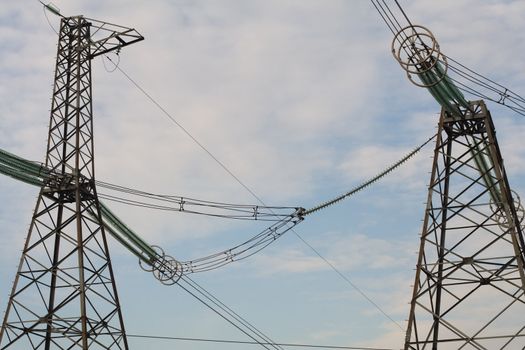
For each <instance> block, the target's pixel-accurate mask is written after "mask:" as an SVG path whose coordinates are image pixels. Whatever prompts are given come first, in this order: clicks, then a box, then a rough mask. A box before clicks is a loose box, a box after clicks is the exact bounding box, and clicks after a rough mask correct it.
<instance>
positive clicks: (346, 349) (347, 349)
mask: <svg viewBox="0 0 525 350" xmlns="http://www.w3.org/2000/svg"><path fill="white" fill-rule="evenodd" d="M126 336H127V337H128V338H139V339H140V338H142V339H158V340H177V341H191V342H205V343H218V344H220V343H222V344H238V345H261V343H257V342H250V341H242V340H227V339H210V338H188V337H170V336H161V335H143V334H126ZM262 344H264V345H270V344H269V343H268V344H265V343H262ZM273 345H279V346H284V347H297V348H313V349H341V350H397V349H394V348H375V347H363V346H341V345H318V344H299V343H273Z"/></svg>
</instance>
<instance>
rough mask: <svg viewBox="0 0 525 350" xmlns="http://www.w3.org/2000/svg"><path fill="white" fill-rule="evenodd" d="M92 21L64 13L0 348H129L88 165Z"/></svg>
mask: <svg viewBox="0 0 525 350" xmlns="http://www.w3.org/2000/svg"><path fill="white" fill-rule="evenodd" d="M90 28H91V23H89V22H88V21H87V20H86V19H85V18H83V17H71V18H63V19H62V22H61V27H60V34H59V40H58V54H57V62H56V71H55V83H54V91H53V100H52V107H51V118H50V124H49V138H48V146H47V155H46V166H47V167H48V168H50V169H52V174H51V176H50V178H49V180H48V181H47V183H46V184H45V185H44V186H43V187H42V189H41V191H40V194H39V196H38V200H37V204H36V208H35V211H34V215H33V218H32V222H31V226H30V229H29V233H28V235H27V240H26V242H25V246H24V249H23V252H22V257H21V259H20V265H19V268H18V272H17V275H16V278H15V282H14V286H13V289H12V293H11V296H10V298H9V303H8V306H7V311H6V314H5V317H4V320H3V323H2V329H1V333H0V349H6V348H13V349H24V350H26V349H46V350H47V349H128V344H127V340H126V335H125V331H124V324H123V319H122V313H121V308H120V305H119V299H118V296H117V289H116V286H115V280H114V278H113V270H112V267H111V260H110V256H109V252H108V245H107V241H106V234H105V232H104V227H103V225H102V221H101V214H100V206H99V202H98V198H97V192H96V188H95V179H94V166H93V160H94V155H93V123H92V96H91V58H92V55H91V53H90V51H91V45H90V44H91V43H92V41H91V37H90Z"/></svg>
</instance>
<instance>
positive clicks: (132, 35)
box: [86, 18, 144, 59]
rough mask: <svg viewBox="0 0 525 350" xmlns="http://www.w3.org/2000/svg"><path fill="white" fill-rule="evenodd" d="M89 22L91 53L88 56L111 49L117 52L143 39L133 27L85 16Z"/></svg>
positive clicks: (101, 53) (91, 56)
mask: <svg viewBox="0 0 525 350" xmlns="http://www.w3.org/2000/svg"><path fill="white" fill-rule="evenodd" d="M86 20H87V21H88V22H89V23H90V24H91V31H92V33H91V38H90V45H91V53H90V55H89V58H91V59H92V58H94V57H96V56H99V55H103V54H106V53H109V52H112V51H117V52H119V51H120V49H121V48H122V47H124V46H128V45H131V44H134V43H136V42H139V41H141V40H144V37H143V36H142V35H141V34H140V33H139V32H137V31H136V30H135V29H133V28H128V27H123V26H120V25H117V24H112V23H108V22H102V21H98V20H94V19H91V18H86Z"/></svg>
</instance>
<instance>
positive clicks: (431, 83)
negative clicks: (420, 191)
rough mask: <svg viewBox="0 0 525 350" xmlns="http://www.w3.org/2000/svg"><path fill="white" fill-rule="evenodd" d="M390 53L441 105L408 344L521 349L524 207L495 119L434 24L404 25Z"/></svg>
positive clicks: (524, 343)
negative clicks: (474, 97) (460, 81)
mask: <svg viewBox="0 0 525 350" xmlns="http://www.w3.org/2000/svg"><path fill="white" fill-rule="evenodd" d="M392 51H393V53H394V56H395V57H396V59H397V60H398V61H399V63H400V64H401V66H402V67H403V68H404V69H405V70H406V72H407V74H408V77H409V78H410V79H411V80H412V82H414V83H415V84H416V85H418V86H422V87H425V88H427V89H429V91H430V93H431V94H432V96H433V97H434V98H435V99H436V100H437V101H438V102H439V103H440V104H441V106H442V110H441V116H440V121H439V129H438V134H437V141H436V148H435V153H434V161H433V168H432V175H431V180H430V185H429V191H428V199H427V208H426V211H425V218H424V223H423V230H422V235H421V244H420V248H419V258H418V262H417V270H416V277H415V283H414V290H413V295H412V299H411V307H410V314H409V319H408V328H407V334H406V340H405V349H406V350H409V349H417V350H423V349H427V350H437V349H439V350H444V349H451V350H452V349H464V350H471V349H490V350H495V349H505V350H522V349H524V348H525V321H524V320H525V319H524V315H525V294H524V293H525V270H524V262H525V259H524V258H525V243H524V238H523V232H522V230H523V228H522V224H523V222H522V221H523V214H524V210H523V206H522V205H521V203H520V201H519V197H518V196H517V194H516V193H514V192H513V191H511V188H510V186H509V182H508V179H507V175H506V173H505V167H504V164H503V158H502V157H501V153H500V149H499V146H498V141H497V139H496V132H495V129H494V124H493V122H492V118H491V115H490V113H489V111H488V110H487V108H486V106H485V103H484V102H483V101H473V102H468V101H467V100H466V99H465V98H464V96H463V95H462V93H461V92H460V91H459V90H458V88H457V87H456V86H455V84H454V83H453V81H452V80H451V79H450V78H449V77H448V75H447V68H448V64H447V58H446V57H445V56H444V55H443V54H442V53H441V51H440V48H439V45H438V44H437V42H436V40H435V38H434V36H433V35H432V33H431V32H430V31H429V30H428V29H426V28H424V27H422V26H413V25H410V26H408V27H406V28H404V29H402V30H400V31H399V32H398V33H397V35H396V36H395V38H394V41H393V43H392ZM415 78H417V79H415Z"/></svg>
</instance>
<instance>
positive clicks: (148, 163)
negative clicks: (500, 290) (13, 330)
mask: <svg viewBox="0 0 525 350" xmlns="http://www.w3.org/2000/svg"><path fill="white" fill-rule="evenodd" d="M54 3H55V4H56V5H57V6H58V7H59V8H60V9H61V11H62V13H63V14H65V15H77V14H84V15H85V16H86V17H90V18H94V19H98V20H104V21H109V22H112V23H116V24H121V25H124V26H130V27H134V28H136V29H137V30H138V31H139V32H140V33H141V34H143V35H144V36H145V38H146V40H145V41H143V42H140V43H137V44H134V45H132V46H129V47H126V48H124V49H123V50H122V53H121V55H120V56H121V63H120V67H121V68H122V69H124V70H125V71H126V72H127V73H128V74H129V75H130V76H132V77H133V79H135V80H136V81H137V82H138V83H139V84H140V85H141V86H142V87H143V88H144V89H146V90H147V91H148V93H149V94H150V95H151V96H153V97H154V98H155V99H156V100H157V101H158V102H159V103H160V104H161V105H162V106H164V108H165V109H166V110H167V111H169V112H170V113H171V114H172V115H173V117H174V118H175V119H176V120H177V121H178V122H179V123H180V124H182V125H183V126H184V127H185V128H186V129H187V130H189V132H190V133H191V134H192V135H193V136H194V137H195V138H196V139H198V140H199V141H200V142H201V143H202V144H203V145H204V146H205V147H206V148H208V149H209V150H210V151H211V152H212V153H213V154H214V155H215V156H216V157H217V158H218V159H220V160H221V162H223V163H224V164H225V165H226V166H227V167H228V168H229V169H230V170H231V171H232V172H233V173H234V174H235V175H236V176H237V177H238V178H240V179H241V180H242V181H243V182H244V183H245V184H246V185H247V186H248V187H249V188H250V189H252V190H253V191H254V192H255V193H256V194H257V195H258V196H259V197H260V198H262V199H263V200H264V202H266V203H267V204H271V205H290V206H303V207H307V208H308V207H312V206H314V205H317V204H318V203H319V202H322V201H324V200H327V199H329V198H331V197H334V196H336V195H338V194H340V193H343V192H345V191H347V190H349V189H350V188H352V187H354V186H356V185H358V184H360V183H361V182H363V181H364V180H366V179H368V178H369V177H371V176H373V175H375V174H376V173H378V172H380V171H382V170H383V169H384V168H385V167H387V166H388V165H390V164H391V163H393V162H395V161H397V160H398V159H399V158H401V157H402V156H403V155H404V154H406V153H407V152H409V151H410V150H412V149H413V148H414V147H416V146H417V145H419V144H421V143H422V142H423V141H425V140H426V139H427V138H429V137H430V136H431V135H432V134H433V133H435V131H436V123H437V120H438V114H439V111H440V108H439V106H438V104H437V103H436V102H434V100H433V99H432V98H431V96H430V94H428V93H427V92H426V91H425V90H423V89H420V88H417V87H415V86H413V85H412V84H410V83H409V81H408V80H407V79H406V76H405V74H404V72H403V71H402V70H401V68H400V67H399V65H398V64H397V62H395V60H394V59H393V57H392V55H391V53H390V42H391V40H392V34H391V33H390V32H389V31H388V29H387V28H386V27H385V25H384V24H383V23H382V21H381V18H380V17H379V15H378V14H377V12H376V11H375V9H374V8H373V6H372V4H371V3H370V2H369V1H365V0H362V1H356V0H323V1H321V0H302V1H298V0H297V1H292V0H279V1H276V0H216V1H213V0H193V1H177V0H173V1H167V0H153V1H147V2H146V1H138V0H126V1H124V0H113V1H111V2H109V1H93V0H91V1H87V0H86V1H80V0H75V1H61V0H56V1H55V2H54ZM387 3H389V4H390V1H387ZM391 3H392V4H391V6H394V3H393V1H392V2H391ZM400 3H401V4H402V5H403V6H404V8H405V10H406V11H407V13H408V15H409V16H410V17H411V20H412V21H413V22H414V23H418V24H423V25H425V26H426V27H428V28H430V29H431V30H432V31H433V32H434V34H435V36H436V37H437V39H438V41H439V43H440V45H441V48H442V50H443V51H444V52H445V53H446V54H447V55H449V56H451V57H453V58H455V59H457V60H459V61H460V62H462V63H463V64H465V65H467V66H468V67H470V68H472V69H474V70H476V71H478V72H480V73H482V74H484V75H486V76H489V77H490V78H492V79H494V80H495V81H498V82H500V83H503V84H504V85H505V86H508V87H510V88H512V89H513V90H515V91H516V92H518V93H520V92H522V93H524V91H525V86H524V85H525V84H524V79H522V71H523V57H524V53H525V50H524V48H523V43H524V42H525V16H524V14H525V2H523V1H473V0H454V1H452V0H444V1H428V0H420V1H417V2H416V1H400ZM49 17H50V18H49V19H50V21H51V24H52V25H53V26H54V27H55V28H58V25H59V23H58V19H57V18H56V17H54V16H52V15H51V14H50V15H49ZM56 40H57V37H56V34H55V33H54V32H53V30H52V29H51V28H50V27H49V25H48V23H47V21H46V18H45V16H44V13H43V10H42V6H41V5H40V4H39V3H38V2H37V1H36V0H35V1H29V0H24V1H10V2H5V3H3V4H2V6H1V7H0V52H1V55H0V82H1V84H0V148H2V149H5V150H7V151H10V152H13V153H16V154H18V155H20V156H23V157H26V158H28V159H32V160H37V161H43V159H44V154H45V147H46V137H47V126H48V119H49V108H50V97H51V92H52V82H53V69H54V67H55V61H54V59H55V55H56ZM93 96H94V123H95V140H96V141H95V142H96V143H95V149H96V177H97V179H99V180H103V181H107V182H111V183H115V184H119V185H123V186H128V187H134V188H138V189H144V190H147V191H151V192H157V193H166V194H176V195H184V196H188V197H194V198H201V199H207V200H212V201H221V202H235V203H239V202H240V203H247V204H258V203H257V202H256V200H255V199H254V198H253V197H252V196H251V195H250V194H249V193H248V192H247V191H246V190H245V189H243V188H242V187H241V186H240V185H239V184H238V183H237V182H236V181H235V180H234V179H233V178H232V177H231V176H230V175H228V174H227V173H226V172H225V171H224V170H223V169H221V168H220V167H219V166H218V165H217V163H216V162H214V161H213V160H212V159H211V158H210V157H209V156H208V155H207V154H206V153H205V152H203V151H202V150H201V149H200V148H199V147H198V146H197V145H196V144H195V143H194V142H193V141H192V140H191V139H190V138H189V137H187V136H186V135H185V134H184V133H183V132H182V131H181V130H180V129H179V128H178V127H177V126H176V125H175V124H174V123H173V122H171V121H170V120H168V119H167V118H166V117H165V116H164V115H163V114H162V113H161V112H160V111H159V110H158V109H157V108H156V107H155V106H154V105H153V104H152V103H151V102H149V101H148V100H147V99H146V98H145V97H144V96H143V95H142V94H141V93H140V92H139V91H138V90H137V89H136V88H135V87H134V86H133V85H132V84H131V83H130V82H129V81H128V80H127V79H126V78H125V77H124V76H123V75H122V74H121V73H119V72H118V71H116V72H113V73H109V72H107V71H106V70H105V69H104V65H103V62H102V59H101V58H97V59H95V60H94V62H93ZM467 97H469V98H470V96H467ZM488 106H489V109H490V110H491V112H492V115H493V117H494V120H495V125H496V129H497V132H498V134H497V135H498V138H499V143H500V147H501V148H502V153H503V157H504V159H505V165H506V167H507V171H508V175H509V178H510V183H511V185H512V186H513V188H514V189H515V190H516V191H517V192H518V193H523V189H524V187H525V182H524V181H523V175H524V172H525V168H524V167H523V166H522V164H523V161H524V159H525V148H524V147H523V146H522V144H523V141H522V139H523V135H524V132H525V120H524V119H523V117H522V116H519V115H516V114H515V113H513V112H512V111H510V110H507V109H504V108H500V107H498V106H496V105H494V104H489V105H488ZM431 156H432V145H429V146H428V147H427V148H425V149H424V150H423V151H422V152H420V153H419V154H418V155H417V156H416V157H415V158H414V159H412V160H411V161H410V162H409V163H407V164H406V165H404V166H403V167H402V168H401V169H399V170H398V171H396V172H395V173H393V174H392V175H390V176H389V177H388V178H386V179H385V180H384V181H381V182H380V183H378V184H376V185H374V186H373V187H370V188H369V189H367V190H366V191H363V192H362V193H360V194H358V195H356V196H355V197H353V198H351V199H348V200H347V201H345V202H343V203H342V204H339V205H338V206H335V207H332V208H329V209H327V210H324V211H322V212H319V213H318V214H316V215H314V216H312V217H308V218H307V219H306V220H305V222H304V223H301V224H300V225H299V226H298V227H297V230H296V231H297V233H298V234H300V235H301V236H302V237H303V238H304V239H305V240H307V241H308V242H310V244H311V245H312V246H314V247H315V248H316V249H318V250H319V252H320V253H321V254H322V255H323V256H324V257H325V258H327V259H328V260H329V261H330V262H332V263H333V264H334V265H335V266H337V268H338V269H340V271H341V272H343V273H344V274H345V275H346V276H347V277H348V278H349V279H350V280H351V281H352V282H353V283H354V284H355V285H357V286H359V288H361V289H362V290H363V291H364V292H365V293H366V294H367V295H368V296H369V297H370V298H372V299H373V300H374V301H375V302H376V303H377V304H378V305H380V306H381V307H382V308H383V309H384V311H385V312H387V313H388V314H389V315H390V316H391V317H392V318H393V319H394V320H396V321H397V322H398V323H399V324H401V325H402V326H403V327H405V325H406V323H405V319H406V317H407V315H408V311H409V310H408V302H409V298H410V294H411V284H412V281H413V274H414V271H413V268H414V266H415V263H416V254H415V253H416V251H417V248H418V244H419V239H418V234H419V233H420V230H421V219H422V218H423V210H424V205H425V203H424V202H425V200H426V195H427V193H426V188H427V184H428V181H429V171H430V169H431V159H430V157H431ZM37 192H38V189H37V188H32V187H30V186H28V185H25V184H22V183H18V182H17V181H15V180H12V179H10V178H7V177H0V196H1V198H2V205H1V206H0V227H1V228H2V230H1V233H0V305H2V306H1V308H2V310H4V309H5V305H6V303H7V297H8V295H9V292H10V290H11V283H12V280H13V277H14V274H15V272H16V268H17V264H18V259H19V256H20V250H21V248H22V245H23V242H24V239H25V237H26V234H27V229H28V226H29V223H30V218H31V214H32V210H33V208H34V205H35V200H36V195H37ZM108 204H109V206H110V207H111V208H112V209H113V211H114V212H115V213H117V214H118V215H119V216H120V217H121V218H122V219H123V220H124V221H125V222H126V223H127V224H128V225H129V226H130V227H132V228H133V229H135V230H136V231H137V232H139V233H140V234H141V235H142V236H143V237H144V238H145V239H146V240H147V241H148V242H151V243H152V244H158V245H161V246H162V247H164V249H165V250H166V251H167V252H169V253H170V254H172V255H173V256H175V257H176V258H179V259H180V260H189V259H192V258H197V257H200V256H203V255H207V254H209V253H211V252H215V251H219V250H222V249H225V248H228V247H231V246H234V245H235V244H237V243H239V242H241V241H244V240H246V239H247V238H248V237H250V236H252V235H254V234H256V233H258V232H259V231H260V230H261V229H263V228H264V227H265V226H264V225H261V224H260V223H239V222H230V221H223V220H220V219H210V218H205V219H203V218H202V217H198V216H192V215H184V214H179V213H158V212H154V211H151V210H146V209H136V208H130V207H126V206H123V205H117V204H113V203H108ZM111 253H112V258H113V261H114V269H115V274H116V279H117V285H118V288H119V296H120V298H121V304H122V308H123V312H124V317H125V324H126V328H127V331H128V333H131V334H147V335H151V334H153V335H166V336H176V337H202V338H221V339H241V340H247V339H246V338H245V337H243V335H242V334H240V333H239V332H238V331H237V330H235V329H233V328H232V327H231V326H229V325H228V324H226V323H225V322H224V321H223V320H221V319H219V318H218V317H217V316H216V315H214V314H212V313H210V312H209V311H208V310H207V309H205V308H204V307H203V306H201V305H200V304H199V303H198V302H197V301H195V300H194V299H193V298H192V297H191V296H189V295H187V294H185V293H184V291H182V290H181V289H180V288H178V287H176V286H172V287H165V286H163V285H161V284H159V283H158V282H157V281H156V280H155V279H154V278H153V277H152V276H150V275H149V274H147V273H145V272H143V271H142V270H140V268H139V267H138V264H137V262H136V259H135V258H134V257H133V256H132V255H131V254H129V253H128V252H127V251H126V250H125V249H124V248H122V247H121V246H119V245H118V244H117V243H116V242H115V241H111ZM194 278H195V279H196V280H197V281H198V282H199V283H201V284H202V285H203V286H204V287H206V288H208V289H209V290H210V291H212V292H213V293H214V294H215V295H216V296H217V297H219V298H220V299H221V300H223V301H224V302H225V303H226V304H227V305H229V306H230V307H232V308H233V309H235V310H236V311H238V312H239V313H240V314H241V315H243V316H245V317H246V318H247V319H248V320H250V321H251V322H253V323H254V324H255V325H256V326H257V327H258V328H260V329H261V330H263V331H264V332H265V333H266V334H267V335H269V336H270V337H271V338H273V339H274V340H276V341H279V342H299V343H321V344H334V345H352V346H357V345H359V346H382V347H391V348H398V347H401V346H402V342H403V338H404V333H403V332H402V331H401V330H400V329H399V328H398V327H397V325H396V324H394V323H393V322H391V321H390V320H388V319H387V318H386V317H384V316H383V315H382V314H381V313H380V312H379V311H378V310H377V309H376V308H375V307H374V306H373V305H371V304H370V303H369V302H368V301H367V300H365V299H364V298H363V297H362V296H361V295H360V294H359V293H358V292H356V290H355V289H353V288H352V287H351V286H350V285H349V284H348V283H347V282H345V281H343V280H342V279H341V278H340V277H339V276H337V275H336V274H335V273H334V272H333V271H332V270H331V269H330V267H329V266H327V264H326V263H324V262H323V261H322V260H320V259H319V258H318V257H317V256H316V255H315V254H314V253H313V252H312V251H311V250H310V249H309V248H308V247H306V246H305V245H304V244H303V243H302V242H301V241H300V240H299V239H298V238H297V237H295V235H294V234H293V233H291V232H290V233H287V234H286V235H285V236H284V237H282V238H280V239H279V240H278V241H277V242H276V243H274V244H273V245H271V246H270V247H269V248H267V249H266V250H264V251H263V252H261V253H259V254H258V255H256V256H254V257H253V258H251V259H248V260H245V261H243V262H239V263H235V264H232V265H229V266H227V267H224V268H222V269H221V270H216V271H213V272H208V273H203V274H200V275H195V276H194ZM130 344H131V346H132V348H133V349H143V348H146V346H154V348H155V349H159V350H162V349H173V348H184V349H192V350H193V349H223V348H224V349H234V348H236V347H235V346H233V345H227V346H223V347H221V346H219V345H216V344H199V343H173V342H167V341H158V342H153V341H144V340H137V339H130ZM247 347H248V346H237V348H239V349H245V348H247Z"/></svg>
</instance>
